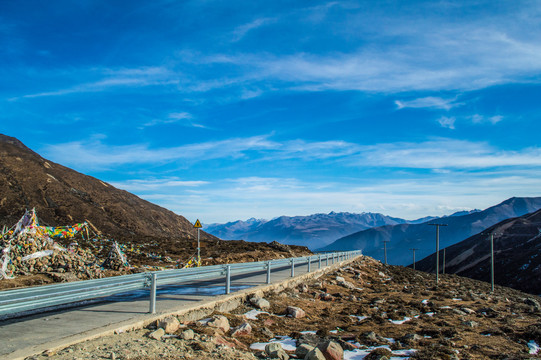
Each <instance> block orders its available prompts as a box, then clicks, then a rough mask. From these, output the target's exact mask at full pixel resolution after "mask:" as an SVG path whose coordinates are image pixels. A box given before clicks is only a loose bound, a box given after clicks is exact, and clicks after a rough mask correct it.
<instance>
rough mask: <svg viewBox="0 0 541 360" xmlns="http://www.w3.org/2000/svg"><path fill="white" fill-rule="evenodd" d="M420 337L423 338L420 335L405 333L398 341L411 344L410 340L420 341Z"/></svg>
mask: <svg viewBox="0 0 541 360" xmlns="http://www.w3.org/2000/svg"><path fill="white" fill-rule="evenodd" d="M422 339H423V337H422V336H421V335H417V334H412V333H410V334H406V335H404V336H402V337H401V338H400V340H399V341H400V342H401V343H405V344H411V343H412V342H415V341H420V340H422Z"/></svg>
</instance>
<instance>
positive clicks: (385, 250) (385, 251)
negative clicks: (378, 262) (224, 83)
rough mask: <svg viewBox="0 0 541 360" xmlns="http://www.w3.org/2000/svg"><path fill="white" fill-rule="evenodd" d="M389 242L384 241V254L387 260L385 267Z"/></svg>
mask: <svg viewBox="0 0 541 360" xmlns="http://www.w3.org/2000/svg"><path fill="white" fill-rule="evenodd" d="M388 242H389V240H383V254H384V258H385V265H387V243H388Z"/></svg>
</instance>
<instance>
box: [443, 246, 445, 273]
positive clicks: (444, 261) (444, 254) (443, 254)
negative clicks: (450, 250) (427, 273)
mask: <svg viewBox="0 0 541 360" xmlns="http://www.w3.org/2000/svg"><path fill="white" fill-rule="evenodd" d="M443 273H444V274H445V248H443Z"/></svg>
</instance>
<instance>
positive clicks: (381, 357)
mask: <svg viewBox="0 0 541 360" xmlns="http://www.w3.org/2000/svg"><path fill="white" fill-rule="evenodd" d="M391 356H393V353H392V352H391V350H389V349H386V348H377V349H375V350H372V351H371V352H370V353H369V354H368V355H366V356H365V357H364V359H365V360H389V359H390V358H391Z"/></svg>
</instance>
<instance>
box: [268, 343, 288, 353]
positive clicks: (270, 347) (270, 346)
mask: <svg viewBox="0 0 541 360" xmlns="http://www.w3.org/2000/svg"><path fill="white" fill-rule="evenodd" d="M278 350H284V349H283V348H282V344H279V343H270V344H267V345H265V353H266V354H267V355H270V354H271V353H272V352H275V351H278Z"/></svg>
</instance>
